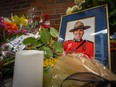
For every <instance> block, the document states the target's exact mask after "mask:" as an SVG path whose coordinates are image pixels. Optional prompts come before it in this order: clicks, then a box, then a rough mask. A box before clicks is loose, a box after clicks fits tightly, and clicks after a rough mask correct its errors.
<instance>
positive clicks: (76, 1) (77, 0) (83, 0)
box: [74, 0, 85, 6]
mask: <svg viewBox="0 0 116 87" xmlns="http://www.w3.org/2000/svg"><path fill="white" fill-rule="evenodd" d="M84 2H85V0H74V3H75V4H76V5H79V6H80V5H81V4H82V3H84Z"/></svg>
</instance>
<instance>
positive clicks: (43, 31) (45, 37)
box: [40, 28, 51, 44]
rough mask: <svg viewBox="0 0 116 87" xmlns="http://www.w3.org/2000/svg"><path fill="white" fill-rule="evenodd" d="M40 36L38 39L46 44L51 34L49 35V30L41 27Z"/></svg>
mask: <svg viewBox="0 0 116 87" xmlns="http://www.w3.org/2000/svg"><path fill="white" fill-rule="evenodd" d="M40 36H41V37H40V39H41V41H42V42H43V43H45V44H48V43H49V42H50V39H51V35H50V32H49V31H48V30H47V29H45V28H41V30H40Z"/></svg>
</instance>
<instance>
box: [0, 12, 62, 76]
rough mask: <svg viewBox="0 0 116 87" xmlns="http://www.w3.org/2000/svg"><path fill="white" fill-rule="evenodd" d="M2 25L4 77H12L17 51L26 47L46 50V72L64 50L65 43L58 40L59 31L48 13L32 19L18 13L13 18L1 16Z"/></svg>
mask: <svg viewBox="0 0 116 87" xmlns="http://www.w3.org/2000/svg"><path fill="white" fill-rule="evenodd" d="M0 26H1V32H0V35H1V43H0V44H1V51H0V52H1V55H0V56H1V60H2V62H3V64H2V67H1V74H2V77H3V78H8V77H9V76H11V77H12V75H13V69H14V59H15V53H16V52H17V51H20V50H24V49H26V50H40V51H41V50H42V51H44V65H43V67H44V72H48V71H49V70H50V69H51V68H52V67H53V65H54V64H55V63H56V61H57V60H58V57H59V55H61V54H62V52H63V45H62V44H61V43H60V42H59V41H58V35H59V32H58V30H57V29H55V28H53V27H51V26H50V21H49V20H48V15H47V14H43V15H42V16H41V17H36V18H33V19H31V20H30V19H27V18H26V17H25V16H22V17H18V16H17V15H15V16H11V19H8V18H3V17H1V25H0ZM2 38H3V39H2ZM2 62H1V63H2Z"/></svg>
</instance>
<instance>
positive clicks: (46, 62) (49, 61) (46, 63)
mask: <svg viewBox="0 0 116 87" xmlns="http://www.w3.org/2000/svg"><path fill="white" fill-rule="evenodd" d="M58 60H59V58H53V59H51V58H49V59H45V60H44V64H43V66H44V67H48V66H54V64H55V63H56V62H57V61H58Z"/></svg>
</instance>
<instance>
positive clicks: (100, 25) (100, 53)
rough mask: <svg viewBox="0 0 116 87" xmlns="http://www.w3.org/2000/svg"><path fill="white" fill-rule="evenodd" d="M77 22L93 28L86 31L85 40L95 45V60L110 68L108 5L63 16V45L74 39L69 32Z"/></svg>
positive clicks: (60, 37)
mask: <svg viewBox="0 0 116 87" xmlns="http://www.w3.org/2000/svg"><path fill="white" fill-rule="evenodd" d="M76 21H82V22H83V23H84V24H85V25H90V26H91V27H90V29H86V30H85V31H84V36H83V38H84V39H86V40H90V41H92V42H93V43H94V58H95V59H96V60H99V61H100V62H101V63H103V64H104V65H105V66H106V67H108V68H110V67H111V64H110V43H109V40H110V39H109V22H108V6H107V4H105V5H100V6H96V7H93V8H89V9H86V10H82V11H79V12H76V13H73V14H70V15H64V16H62V19H61V24H60V29H59V30H60V34H59V41H60V42H61V43H64V42H65V41H67V40H71V39H73V33H71V32H69V30H70V29H72V28H74V24H75V22H76Z"/></svg>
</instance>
